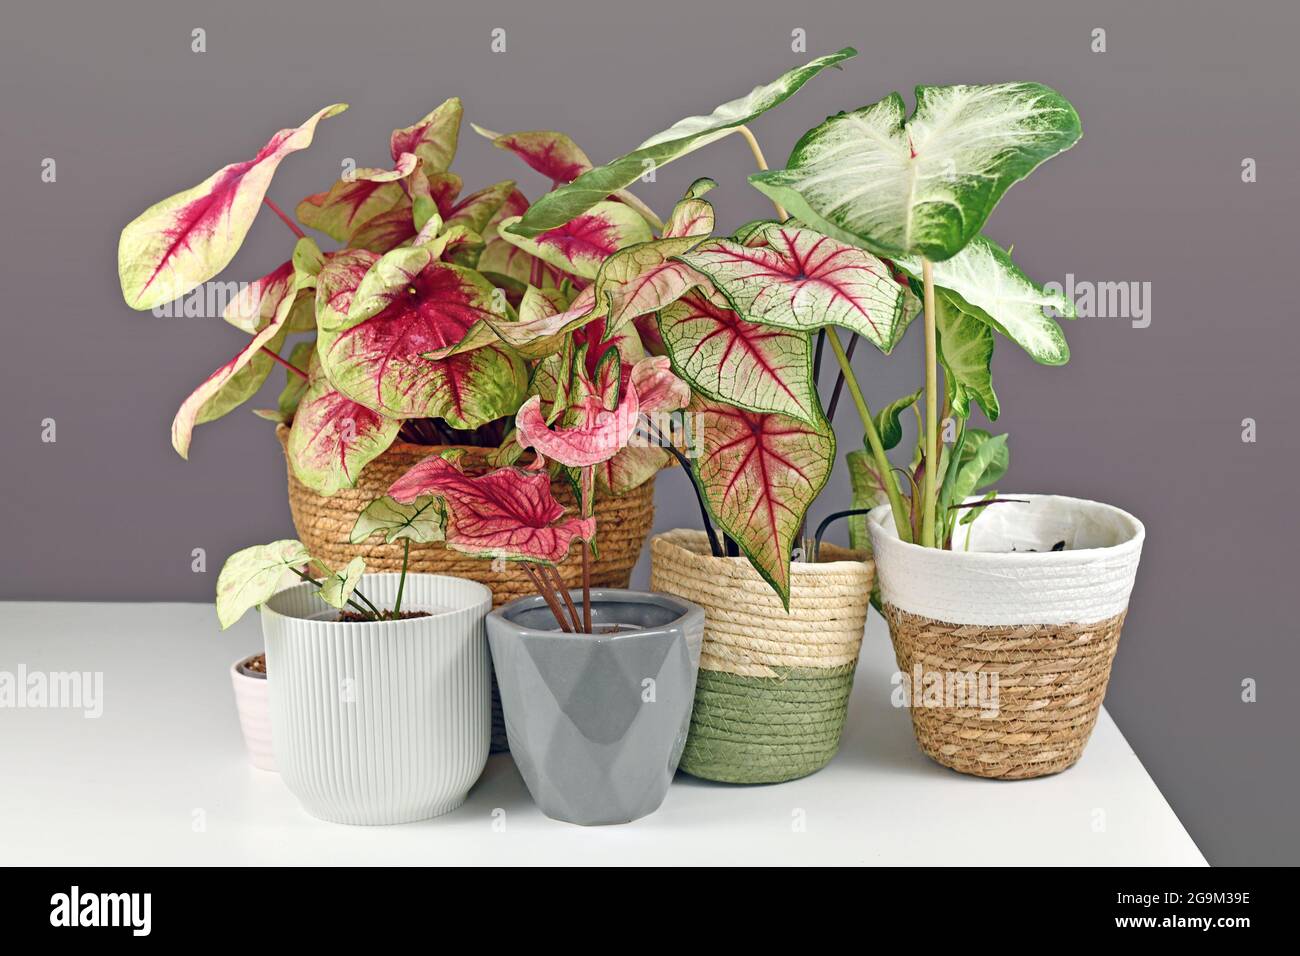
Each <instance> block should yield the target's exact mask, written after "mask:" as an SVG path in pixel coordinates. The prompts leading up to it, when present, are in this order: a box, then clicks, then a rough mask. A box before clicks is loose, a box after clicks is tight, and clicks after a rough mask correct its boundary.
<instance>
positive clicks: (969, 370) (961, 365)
mask: <svg viewBox="0 0 1300 956" xmlns="http://www.w3.org/2000/svg"><path fill="white" fill-rule="evenodd" d="M936 293H937V294H936V295H935V299H934V305H935V309H934V315H935V332H936V340H937V345H938V353H939V361H940V362H942V363H943V371H944V376H943V377H944V382H945V384H946V387H947V392H948V403H949V405H951V406H952V410H953V414H954V415H956V416H957V417H958V418H969V417H970V403H971V399H974V400H975V401H976V402H978V403H979V406H980V408H982V409H983V410H984V415H985V416H986V417H987V418H988V420H989V421H991V422H992V421H997V417H998V415H999V414H1000V412H1001V408H1000V406H999V405H998V396H997V393H996V392H994V391H993V375H992V371H991V369H990V363H992V361H993V329H992V328H991V327H989V326H988V325H986V324H985V323H983V322H981V321H980V320H979V319H976V318H974V317H973V316H969V315H967V314H966V313H965V312H963V311H962V310H961V309H960V308H958V307H957V306H956V305H954V304H953V300H952V299H951V298H950V297H949V296H948V295H947V294H946V293H944V292H943V291H940V290H936Z"/></svg>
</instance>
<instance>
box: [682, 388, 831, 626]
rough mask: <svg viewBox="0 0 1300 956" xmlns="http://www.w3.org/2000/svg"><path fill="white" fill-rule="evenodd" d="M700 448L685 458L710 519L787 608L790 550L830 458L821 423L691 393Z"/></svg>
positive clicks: (826, 430) (827, 474)
mask: <svg viewBox="0 0 1300 956" xmlns="http://www.w3.org/2000/svg"><path fill="white" fill-rule="evenodd" d="M691 411H692V412H694V413H695V415H696V416H697V418H696V422H697V424H696V427H698V428H700V429H701V435H702V438H703V446H704V447H703V453H702V455H701V456H700V457H698V458H696V459H693V460H692V462H691V467H692V470H693V471H694V472H695V477H696V480H697V482H698V485H699V487H700V488H701V489H702V490H703V492H704V498H705V502H706V503H707V505H708V508H709V513H710V514H711V515H712V516H713V519H714V523H715V524H716V525H717V527H719V528H720V529H721V530H722V531H724V532H726V534H727V535H729V536H730V537H731V538H732V539H733V540H734V541H735V542H736V543H737V544H738V545H739V546H740V548H741V550H743V551H744V552H745V555H746V556H747V557H748V558H749V560H750V563H751V564H752V565H753V566H754V569H755V570H756V571H758V573H759V574H761V575H762V576H763V577H764V578H765V579H766V580H767V582H768V583H769V584H771V585H772V588H773V590H775V591H776V593H777V594H778V595H779V596H780V598H781V601H782V603H783V604H784V605H785V606H786V607H787V608H788V607H789V604H790V550H791V548H793V547H794V539H795V536H796V535H797V534H798V531H799V526H800V525H801V524H802V522H803V519H804V515H805V514H806V513H807V511H808V507H809V506H810V505H811V504H812V502H813V501H814V500H815V499H816V497H817V495H818V494H819V493H820V492H821V490H822V488H823V487H825V485H826V481H827V479H828V478H829V477H830V472H831V466H832V464H833V463H834V461H835V436H834V433H833V432H832V431H831V429H830V426H829V425H828V424H827V423H826V422H824V421H823V422H819V423H818V424H817V425H809V424H806V423H804V422H801V421H798V420H797V419H794V418H788V417H786V416H784V415H759V414H755V413H754V412H749V411H745V410H743V409H739V408H735V407H732V406H730V405H723V404H719V403H717V402H713V401H711V400H709V399H704V398H700V397H697V398H696V400H695V401H694V402H693V403H692V405H691Z"/></svg>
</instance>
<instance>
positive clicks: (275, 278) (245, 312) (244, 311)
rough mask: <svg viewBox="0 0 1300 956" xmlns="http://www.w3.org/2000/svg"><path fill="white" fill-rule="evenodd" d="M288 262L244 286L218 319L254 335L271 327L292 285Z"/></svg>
mask: <svg viewBox="0 0 1300 956" xmlns="http://www.w3.org/2000/svg"><path fill="white" fill-rule="evenodd" d="M294 277H295V270H294V265H293V262H292V260H291V261H289V262H285V263H283V264H282V265H280V266H278V267H277V268H276V269H274V270H273V271H271V272H268V273H267V274H266V275H264V276H262V278H260V279H257V280H255V281H253V282H250V283H248V285H246V286H244V287H243V288H241V289H240V290H239V294H238V295H236V296H235V297H234V298H233V299H231V300H230V301H229V302H228V303H227V304H226V309H225V311H224V312H222V313H221V317H222V318H223V319H225V320H226V321H227V322H229V323H230V324H231V325H233V326H234V327H235V328H237V329H242V330H243V331H245V332H247V333H248V334H249V335H255V334H257V333H258V332H260V331H261V330H262V329H264V328H266V327H267V326H268V325H270V324H271V322H272V320H273V319H274V318H275V313H276V312H277V311H278V310H279V308H280V306H281V304H282V303H283V302H284V297H285V296H286V295H290V294H291V293H292V291H293V288H294V284H295V280H294Z"/></svg>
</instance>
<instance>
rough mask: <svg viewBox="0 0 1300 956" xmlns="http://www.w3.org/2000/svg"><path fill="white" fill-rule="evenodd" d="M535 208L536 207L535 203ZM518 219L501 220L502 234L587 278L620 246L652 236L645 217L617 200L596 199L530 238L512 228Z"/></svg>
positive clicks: (646, 239) (528, 251)
mask: <svg viewBox="0 0 1300 956" xmlns="http://www.w3.org/2000/svg"><path fill="white" fill-rule="evenodd" d="M552 195H554V194H552ZM532 208H534V209H535V208H537V207H536V205H535V204H534V206H533V207H532ZM525 215H527V213H525ZM518 221H519V220H515V219H507V220H506V221H505V222H503V223H502V224H501V226H500V233H501V236H502V238H504V239H505V240H506V241H508V242H512V243H514V244H515V245H517V246H518V247H519V248H520V249H523V250H524V251H525V252H527V253H529V254H530V255H534V256H536V257H537V258H539V259H541V260H542V261H544V262H549V263H550V264H551V265H553V266H555V267H557V268H559V269H562V270H564V271H565V272H569V273H572V274H573V275H575V276H580V277H582V278H584V279H594V278H596V276H597V274H599V272H600V266H601V263H603V262H604V261H605V260H606V259H607V258H608V257H609V256H611V255H613V254H614V253H615V252H617V251H618V250H620V249H622V248H625V247H626V246H631V245H635V244H637V243H641V242H649V241H650V238H651V235H650V227H649V226H648V225H646V222H645V220H644V219H642V218H641V216H640V215H639V214H637V213H636V212H635V211H634V210H633V209H631V208H630V207H629V206H626V205H624V204H623V203H618V202H599V203H594V204H592V205H591V206H590V207H589V208H588V210H587V211H586V212H583V213H581V214H580V215H578V216H575V217H574V218H573V219H571V220H569V221H567V222H564V223H562V224H560V225H559V226H556V227H555V228H553V229H548V230H546V231H544V232H541V233H539V234H537V235H536V236H535V237H530V238H525V237H523V236H521V235H518V234H516V233H515V232H513V231H512V228H513V226H514V225H515V223H517V222H518Z"/></svg>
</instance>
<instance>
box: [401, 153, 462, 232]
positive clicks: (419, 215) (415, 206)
mask: <svg viewBox="0 0 1300 956" xmlns="http://www.w3.org/2000/svg"><path fill="white" fill-rule="evenodd" d="M462 185H463V183H462V182H461V178H460V177H459V176H457V175H456V174H455V173H452V172H445V173H429V172H427V171H426V170H425V168H424V166H423V165H421V166H417V167H416V168H415V172H413V173H411V179H410V188H411V218H412V221H413V224H414V225H415V228H416V229H417V230H423V229H424V227H425V225H426V224H427V223H428V221H429V220H430V219H432V218H433V217H434V216H435V215H436V216H447V215H450V213H451V209H452V207H453V206H454V205H455V203H456V197H457V196H459V195H460V190H461V186H462Z"/></svg>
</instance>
